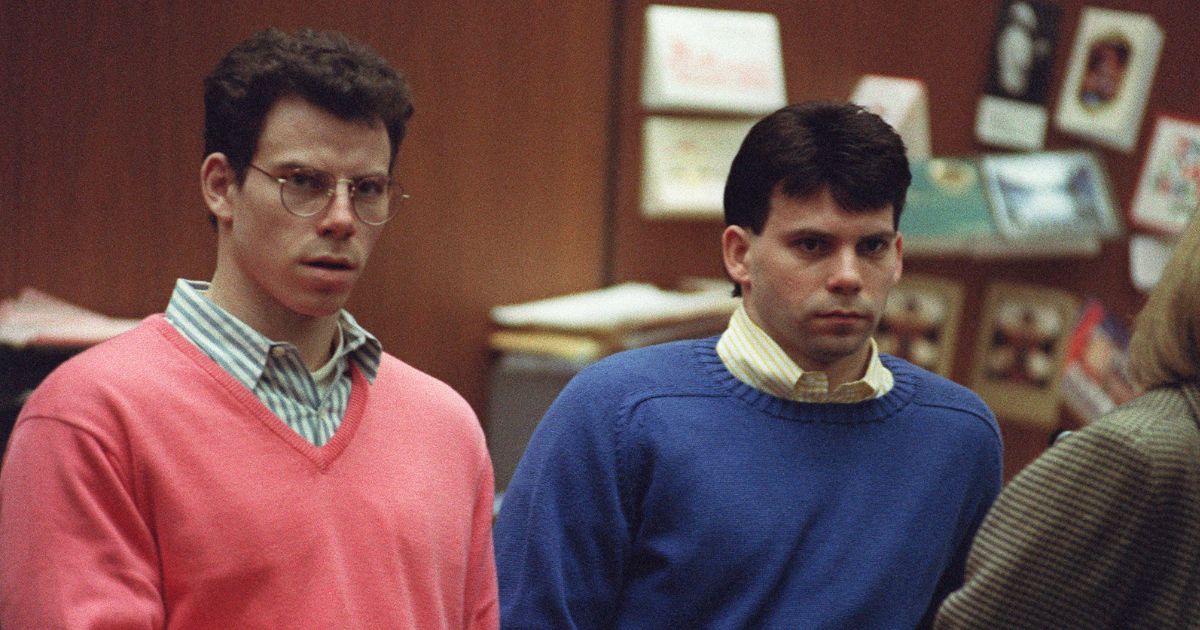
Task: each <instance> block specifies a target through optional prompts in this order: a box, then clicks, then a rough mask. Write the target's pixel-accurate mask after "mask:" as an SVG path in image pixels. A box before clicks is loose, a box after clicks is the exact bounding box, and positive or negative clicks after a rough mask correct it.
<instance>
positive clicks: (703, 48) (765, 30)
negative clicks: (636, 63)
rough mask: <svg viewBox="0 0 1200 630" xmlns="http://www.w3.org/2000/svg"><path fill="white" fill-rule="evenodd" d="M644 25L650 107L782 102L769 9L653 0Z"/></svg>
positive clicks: (745, 110)
mask: <svg viewBox="0 0 1200 630" xmlns="http://www.w3.org/2000/svg"><path fill="white" fill-rule="evenodd" d="M645 32H646V35H645V48H644V50H643V53H642V106H643V107H645V108H646V109H647V110H651V111H663V110H683V111H705V112H724V113H733V114H739V113H740V114H765V113H768V112H771V111H774V110H776V109H779V108H780V107H783V106H784V105H786V104H787V91H786V89H785V88H784V73H783V48H782V44H781V37H780V34H779V19H778V18H776V17H775V15H774V14H773V13H767V12H758V11H729V10H722V9H708V8H697V7H685V6H669V5H656V4H652V5H650V6H648V7H647V8H646V31H645Z"/></svg>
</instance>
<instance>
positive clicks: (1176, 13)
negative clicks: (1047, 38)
mask: <svg viewBox="0 0 1200 630" xmlns="http://www.w3.org/2000/svg"><path fill="white" fill-rule="evenodd" d="M658 3H660V4H685V5H688V6H703V7H709V8H718V9H738V10H752V11H770V12H773V13H774V14H775V15H776V16H778V18H779V22H780V29H781V33H782V40H783V57H784V72H785V78H786V81H787V91H788V97H789V100H791V101H793V102H795V101H800V100H808V99H846V98H848V97H849V96H850V94H851V92H852V91H853V89H854V85H855V83H856V82H857V81H858V79H859V77H860V76H861V75H863V74H868V73H873V74H885V75H894V76H903V77H915V78H920V79H921V80H923V81H924V82H925V84H926V87H927V89H928V92H929V99H930V103H929V110H930V118H931V128H932V129H931V131H932V144H933V151H934V153H935V154H936V155H972V154H977V153H982V152H986V151H998V150H997V149H994V148H989V147H986V146H983V145H981V144H979V143H977V142H976V141H975V139H974V121H975V107H976V102H977V100H978V98H979V95H980V94H981V93H982V91H983V88H984V81H985V78H986V73H987V67H988V60H989V59H990V56H991V38H992V34H993V29H994V28H995V19H996V10H997V3H996V2H960V1H958V0H920V1H917V0H909V1H904V2H888V1H883V0H870V1H864V2H852V3H847V2H841V1H838V0H805V1H804V2H794V1H787V0H777V1H773V2H770V1H754V0H712V1H704V0H697V1H688V2H677V1H674V0H664V1H662V2H658ZM648 4H651V2H649V0H631V1H629V2H627V3H624V4H623V5H622V6H623V17H622V25H623V30H624V33H625V38H624V45H623V48H622V51H623V54H622V57H623V62H622V63H623V66H622V67H623V69H624V72H623V80H622V83H621V97H620V103H621V105H620V107H621V109H620V118H621V121H622V124H621V126H620V137H619V146H620V153H619V162H618V165H617V178H618V187H617V190H618V191H619V192H618V196H617V201H618V205H617V212H616V221H615V226H616V230H615V243H616V250H615V256H614V268H615V269H614V272H613V275H614V277H615V278H616V279H618V280H643V281H649V282H655V283H658V284H661V285H664V286H672V285H674V284H676V283H677V282H678V281H679V280H680V279H681V278H683V277H685V276H689V275H701V276H722V275H723V270H722V267H721V262H720V252H719V237H720V233H721V230H722V228H723V225H722V224H721V222H720V221H719V220H716V221H708V222H705V221H695V220H690V221H682V220H673V221H672V220H667V221H664V220H646V219H645V218H643V217H642V216H641V215H640V212H639V206H638V203H639V189H638V182H639V179H640V169H641V148H640V142H641V139H640V133H641V132H640V123H641V119H642V117H643V116H644V115H645V114H646V112H645V111H643V109H642V108H641V106H640V104H639V99H638V96H639V93H640V81H641V65H640V64H641V45H642V37H643V33H642V31H643V29H644V19H645V18H644V13H645V7H646V6H647V5H648ZM1059 5H1060V6H1061V7H1062V9H1063V12H1062V17H1061V23H1060V33H1059V40H1058V48H1057V53H1056V57H1057V61H1056V69H1055V73H1054V79H1053V86H1054V87H1053V89H1052V95H1053V96H1052V99H1053V100H1052V104H1051V108H1050V111H1051V114H1053V111H1054V109H1055V104H1056V103H1057V96H1058V87H1059V86H1060V85H1061V83H1062V81H1063V79H1064V77H1065V74H1066V66H1067V61H1068V58H1069V56H1070V51H1071V46H1072V43H1073V41H1074V36H1075V28H1076V26H1077V25H1078V22H1079V15H1080V12H1081V10H1082V8H1083V7H1084V6H1101V7H1105V8H1111V9H1121V10H1130V11H1139V12H1148V13H1151V14H1153V15H1154V16H1155V17H1156V18H1157V21H1158V23H1159V26H1160V27H1161V28H1162V29H1163V30H1164V31H1165V34H1166V39H1165V44H1164V47H1163V53H1162V60H1161V62H1160V64H1159V68H1158V74H1157V79H1156V81H1155V84H1154V86H1153V89H1152V91H1151V93H1150V102H1149V107H1148V109H1147V116H1146V118H1145V122H1144V124H1143V126H1142V133H1141V136H1140V143H1139V145H1138V148H1137V150H1136V151H1135V152H1134V153H1131V154H1124V153H1120V152H1116V151H1111V150H1106V149H1098V151H1099V153H1100V156H1101V158H1102V160H1103V162H1104V164H1105V166H1106V169H1107V171H1108V174H1109V176H1110V179H1111V182H1112V185H1113V189H1114V200H1115V201H1116V203H1118V204H1119V205H1120V206H1121V207H1122V208H1127V207H1128V205H1129V202H1130V200H1131V199H1132V197H1133V193H1134V187H1135V185H1136V182H1137V178H1138V174H1139V172H1140V168H1141V160H1142V157H1143V155H1144V152H1145V150H1146V146H1147V144H1148V143H1149V140H1150V138H1149V136H1150V134H1151V133H1152V130H1153V119H1154V115H1155V114H1156V113H1159V112H1161V113H1174V114H1177V115H1183V116H1186V117H1191V118H1200V82H1197V81H1195V80H1193V79H1190V78H1189V79H1185V77H1190V75H1191V72H1190V69H1191V66H1194V64H1195V59H1196V58H1197V57H1198V56H1200V20H1198V19H1196V14H1195V11H1196V7H1195V6H1193V5H1192V4H1191V3H1187V2H1176V1H1174V0H1140V1H1118V0H1093V1H1086V0H1060V1H1059ZM1050 127H1051V129H1050V131H1049V133H1048V137H1047V148H1048V149H1066V148H1096V147H1094V145H1091V144H1089V143H1087V142H1084V141H1081V140H1079V139H1077V138H1074V137H1070V136H1066V135H1063V134H1060V133H1058V132H1056V131H1055V130H1054V129H1053V123H1051V125H1050ZM905 270H906V271H908V272H920V273H928V274H933V275H940V276H944V277H948V278H952V279H956V280H959V281H962V282H963V283H964V284H965V285H966V287H967V297H966V303H965V305H964V321H965V322H967V323H966V324H965V325H964V326H962V327H960V338H959V340H958V346H957V348H958V350H957V353H956V357H955V361H954V369H953V376H954V378H955V380H958V381H959V382H962V383H966V384H969V378H970V365H971V359H972V356H971V355H972V353H973V350H974V345H975V338H974V333H975V331H976V328H975V327H974V326H971V325H970V324H969V323H970V322H975V321H979V317H980V315H981V308H982V302H983V293H984V289H985V287H986V285H987V284H989V283H990V282H992V281H995V280H1009V281H1018V282H1031V283H1036V284H1042V285H1047V286H1054V287H1060V288H1064V289H1067V290H1069V291H1072V292H1074V293H1075V294H1076V295H1078V296H1079V297H1081V298H1082V297H1088V296H1094V297H1097V298H1099V299H1101V300H1102V301H1104V303H1105V304H1106V305H1107V306H1108V307H1110V308H1112V309H1113V310H1114V311H1115V312H1116V313H1117V314H1118V315H1119V316H1121V317H1123V318H1126V319H1127V320H1130V319H1131V318H1132V316H1133V315H1134V314H1135V313H1136V312H1137V310H1138V309H1139V308H1140V307H1141V304H1142V302H1143V299H1144V296H1142V295H1141V294H1140V293H1139V292H1138V291H1137V290H1136V289H1134V287H1133V285H1132V282H1131V281H1130V279H1129V271H1128V242H1127V240H1126V239H1121V240H1120V241H1117V242H1113V243H1109V244H1107V245H1105V246H1104V248H1103V250H1102V252H1101V254H1100V255H1099V256H1097V257H1095V258H1089V259H1055V260H1024V261H1009V262H979V261H975V260H970V259H954V258H941V259H930V258H918V257H915V256H910V257H908V258H906V260H905ZM1063 421H1064V424H1067V425H1069V424H1070V423H1071V422H1072V420H1071V419H1070V418H1069V417H1067V416H1066V415H1064V419H1063ZM1001 424H1002V428H1003V429H1004V432H1005V445H1006V451H1007V452H1006V470H1007V473H1008V474H1009V475H1010V476H1011V474H1013V473H1015V472H1016V471H1017V470H1018V469H1019V468H1020V467H1022V466H1023V465H1024V464H1026V463H1028V462H1029V461H1030V460H1032V459H1033V457H1035V456H1036V455H1037V454H1039V453H1040V452H1041V451H1042V450H1044V448H1045V445H1046V441H1047V438H1048V432H1047V431H1044V430H1038V429H1031V428H1027V427H1025V426H1023V425H1021V424H1020V423H1016V422H1011V421H1008V420H1006V419H1004V418H1001Z"/></svg>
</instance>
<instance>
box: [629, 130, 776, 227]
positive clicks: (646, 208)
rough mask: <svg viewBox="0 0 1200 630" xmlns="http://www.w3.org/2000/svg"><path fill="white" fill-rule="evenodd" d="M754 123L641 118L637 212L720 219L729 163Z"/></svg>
mask: <svg viewBox="0 0 1200 630" xmlns="http://www.w3.org/2000/svg"><path fill="white" fill-rule="evenodd" d="M754 123H755V120H753V119H740V118H739V119H732V120H725V119H722V120H714V119H706V118H683V117H668V116H647V117H646V119H645V120H644V121H643V122H642V214H643V215H645V216H646V217H648V218H711V219H720V218H721V216H722V212H723V211H724V205H723V200H724V195H725V179H726V177H728V176H729V165H730V164H732V163H733V157H734V156H735V155H737V152H738V148H739V147H741V145H742V140H743V139H744V138H745V137H746V134H747V133H748V132H749V131H750V127H752V126H754Z"/></svg>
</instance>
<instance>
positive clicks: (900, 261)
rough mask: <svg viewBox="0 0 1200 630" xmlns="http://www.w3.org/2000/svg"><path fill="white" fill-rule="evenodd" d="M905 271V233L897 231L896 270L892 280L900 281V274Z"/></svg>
mask: <svg viewBox="0 0 1200 630" xmlns="http://www.w3.org/2000/svg"><path fill="white" fill-rule="evenodd" d="M903 271H904V235H902V234H900V233H899V232H897V233H896V272H895V276H894V277H893V278H892V282H893V283H896V282H900V274H901V273H902V272H903Z"/></svg>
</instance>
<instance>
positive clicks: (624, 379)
mask: <svg viewBox="0 0 1200 630" xmlns="http://www.w3.org/2000/svg"><path fill="white" fill-rule="evenodd" d="M910 180H911V177H910V174H909V169H908V160H907V159H906V158H905V154H904V144H903V142H902V141H901V140H900V138H899V136H897V135H896V133H895V132H894V131H893V130H892V129H891V128H890V127H889V126H888V125H887V124H886V123H884V122H883V121H882V120H881V119H880V118H879V117H878V116H876V115H874V114H871V113H869V112H866V111H864V110H862V109H861V108H859V107H857V106H854V105H850V104H836V103H808V104H802V105H796V106H791V107H786V108H784V109H781V110H779V111H777V112H775V113H774V114H771V115H770V116H767V117H766V118H764V119H763V120H761V121H759V122H758V123H757V124H756V125H755V126H754V127H753V129H751V131H750V133H749V135H748V136H747V137H746V139H745V140H744V142H743V143H742V146H741V149H740V150H739V152H738V155H737V157H736V158H735V159H734V161H733V165H732V167H731V169H730V172H729V179H728V181H727V183H726V187H725V219H726V224H727V227H726V229H725V231H724V233H723V235H722V238H721V248H722V253H723V255H724V262H725V268H726V270H727V272H728V273H729V276H730V277H731V278H732V279H733V281H734V283H735V285H736V288H735V294H740V295H741V296H742V298H743V299H742V305H741V306H740V307H739V309H738V310H737V312H736V313H735V314H734V315H733V317H732V318H731V320H730V324H729V328H728V329H727V330H726V331H725V332H724V333H723V334H721V335H720V336H718V337H713V338H710V339H699V340H691V341H683V342H675V343H669V344H664V345H660V346H654V347H650V348H642V349H638V350H633V351H629V352H624V353H621V354H617V355H614V356H612V357H609V358H607V359H605V360H603V361H600V362H599V363H597V364H595V365H593V366H590V367H589V368H588V369H586V370H584V371H583V372H582V373H580V374H579V375H578V376H577V377H576V378H575V379H573V380H572V381H571V383H570V384H569V385H567V387H566V389H565V390H564V391H563V392H562V394H561V395H560V396H559V397H558V399H557V400H556V401H555V403H554V404H553V406H552V407H551V408H550V410H549V411H548V412H547V413H546V416H545V418H544V419H543V420H542V422H541V424H540V425H539V427H538V429H537V431H536V432H535V433H534V436H533V438H532V440H531V441H530V444H529V447H528V449H527V450H526V452H525V455H524V457H523V458H522V461H521V463H520V465H519V466H518V468H517V471H516V474H515V476H514V478H513V481H512V483H511V484H510V485H509V487H508V492H507V495H506V498H505V502H504V506H503V508H502V510H501V512H500V515H499V519H498V521H497V524H496V529H495V542H496V553H497V564H498V571H499V577H500V601H501V623H502V625H503V626H504V627H505V628H672V629H683V628H686V629H692V628H753V629H758V628H789V629H791V628H804V629H812V628H854V629H871V630H877V629H880V628H905V629H911V628H914V627H920V626H923V625H927V624H928V623H929V622H930V621H931V618H932V615H933V613H934V612H935V611H936V610H937V606H938V603H939V602H940V601H941V600H942V598H943V597H944V596H945V595H946V594H947V593H949V592H950V591H951V590H953V589H954V588H955V587H957V586H958V585H959V584H960V582H961V580H962V573H963V561H964V558H965V555H966V552H967V549H968V547H969V545H970V542H971V538H972V535H973V534H974V532H975V530H976V528H977V527H978V525H979V523H980V521H981V520H982V518H983V516H984V514H985V512H986V511H987V508H988V507H989V505H990V504H991V502H992V500H993V499H994V498H995V496H996V494H997V493H998V492H999V489H1000V483H1001V443H1000V433H999V429H998V427H997V425H996V421H995V418H994V417H993V416H992V414H991V412H990V411H989V410H988V408H987V407H986V406H985V405H984V404H983V402H982V401H981V400H980V399H979V398H978V397H977V396H976V395H974V394H973V393H971V392H970V391H968V390H967V389H965V388H963V387H961V386H959V385H956V384H955V383H952V382H950V381H948V380H946V379H944V378H942V377H940V376H937V375H935V374H932V373H930V372H927V371H925V370H922V369H920V368H918V367H916V366H914V365H912V364H910V363H907V362H905V361H903V360H900V359H898V358H896V357H892V356H887V355H880V354H879V352H878V350H877V348H876V345H875V342H874V340H873V339H872V335H873V334H874V331H875V329H876V326H877V325H878V322H879V317H880V313H881V312H882V310H883V306H884V302H885V301H886V299H887V295H888V292H889V290H890V289H891V288H892V287H893V286H894V285H895V283H896V282H897V281H898V280H899V278H900V271H901V249H902V243H901V238H900V234H899V233H898V232H897V225H898V223H899V219H900V213H901V210H902V209H903V207H904V199H905V194H906V191H907V189H908V185H909V183H910Z"/></svg>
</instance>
